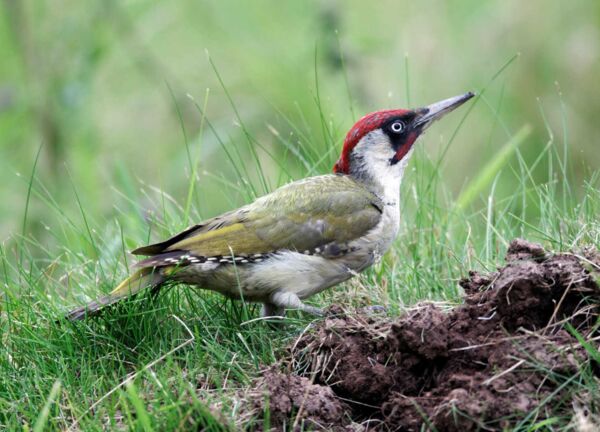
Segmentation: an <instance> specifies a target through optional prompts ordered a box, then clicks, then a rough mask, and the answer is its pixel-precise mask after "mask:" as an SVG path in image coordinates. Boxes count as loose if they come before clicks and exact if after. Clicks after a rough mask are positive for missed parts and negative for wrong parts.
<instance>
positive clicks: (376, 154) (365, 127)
mask: <svg viewBox="0 0 600 432" xmlns="http://www.w3.org/2000/svg"><path fill="white" fill-rule="evenodd" d="M473 96H474V94H473V93H471V92H469V93H465V94H463V95H460V96H456V97H453V98H450V99H446V100H443V101H441V102H437V103H434V104H431V105H429V106H426V107H424V108H418V109H412V110H411V109H395V110H383V111H376V112H373V113H371V114H367V115H366V116H364V117H363V118H361V119H360V120H359V121H358V122H356V124H355V125H354V126H352V129H350V131H349V132H348V134H347V135H346V139H345V140H344V147H343V150H342V154H341V156H340V158H339V160H338V161H337V162H336V164H335V165H334V167H333V171H334V172H336V173H340V174H348V175H351V176H354V177H356V178H358V179H364V180H367V181H375V182H377V183H379V182H380V181H378V180H380V179H384V178H388V177H390V176H391V177H393V178H400V177H401V176H402V172H403V170H404V167H405V166H406V163H407V162H408V158H409V157H410V154H411V150H412V148H413V145H414V143H415V141H416V140H417V138H418V137H419V136H420V135H421V134H422V133H423V131H425V129H427V128H428V127H429V125H431V124H432V123H433V122H434V121H436V120H437V119H439V118H441V117H443V116H444V115H445V114H447V113H449V112H450V111H452V110H454V109H455V108H457V107H459V106H460V105H462V104H463V103H465V102H466V101H468V100H469V99H471V98H472V97H473Z"/></svg>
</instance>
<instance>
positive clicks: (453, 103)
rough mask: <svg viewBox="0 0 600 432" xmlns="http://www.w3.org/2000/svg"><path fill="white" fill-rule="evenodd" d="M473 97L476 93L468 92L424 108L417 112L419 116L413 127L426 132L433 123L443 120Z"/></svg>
mask: <svg viewBox="0 0 600 432" xmlns="http://www.w3.org/2000/svg"><path fill="white" fill-rule="evenodd" d="M473 96H475V93H473V92H468V93H465V94H463V95H460V96H455V97H452V98H450V99H445V100H443V101H440V102H436V103H434V104H431V105H428V106H426V107H424V108H420V109H417V110H415V112H417V114H418V116H417V118H416V119H415V120H414V123H413V127H414V128H420V129H421V131H423V130H425V129H426V128H428V127H429V125H431V123H433V122H434V121H436V120H437V119H440V118H442V117H443V116H444V115H446V114H448V113H449V112H450V111H454V109H456V108H458V107H459V106H461V105H462V104H464V103H465V102H466V101H468V100H469V99H471V98H472V97H473Z"/></svg>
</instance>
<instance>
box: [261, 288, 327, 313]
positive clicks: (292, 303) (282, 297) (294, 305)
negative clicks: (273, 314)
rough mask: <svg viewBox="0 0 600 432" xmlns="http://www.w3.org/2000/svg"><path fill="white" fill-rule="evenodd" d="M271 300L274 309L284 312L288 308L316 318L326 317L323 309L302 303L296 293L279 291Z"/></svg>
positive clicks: (272, 295)
mask: <svg viewBox="0 0 600 432" xmlns="http://www.w3.org/2000/svg"><path fill="white" fill-rule="evenodd" d="M270 300H271V302H270V304H271V305H272V306H273V307H274V308H280V309H282V310H283V309H286V308H287V309H296V310H299V311H302V312H306V313H309V314H311V315H315V316H319V317H322V316H324V315H325V312H323V310H322V309H319V308H318V307H315V306H310V305H307V304H304V303H303V302H302V300H300V298H299V297H298V296H297V295H296V294H295V293H291V292H281V291H277V292H274V293H273V294H271V298H270ZM267 304H269V303H265V305H267ZM263 310H265V309H264V308H263ZM278 310H279V309H278Z"/></svg>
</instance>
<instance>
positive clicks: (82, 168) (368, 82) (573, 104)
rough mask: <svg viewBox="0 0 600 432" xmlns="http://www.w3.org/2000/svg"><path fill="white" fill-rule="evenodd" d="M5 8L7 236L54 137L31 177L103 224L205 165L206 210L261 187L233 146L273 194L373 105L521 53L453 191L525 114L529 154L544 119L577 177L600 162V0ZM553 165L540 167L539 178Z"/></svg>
mask: <svg viewBox="0 0 600 432" xmlns="http://www.w3.org/2000/svg"><path fill="white" fill-rule="evenodd" d="M0 5H1V7H0V18H1V19H0V53H1V55H2V59H1V62H0V64H1V66H0V188H1V189H0V190H1V194H0V196H1V198H2V199H1V200H0V241H2V242H4V241H6V240H7V239H9V238H10V236H11V233H15V232H20V230H21V224H22V223H23V214H24V211H25V203H26V196H27V191H28V184H29V177H30V176H31V171H32V168H33V166H34V161H35V160H36V154H37V153H38V150H40V149H41V150H40V153H39V162H38V165H37V168H36V182H35V184H36V186H35V189H36V190H38V191H39V190H44V189H46V190H47V194H46V195H44V196H46V197H50V196H51V197H52V199H53V200H55V201H56V202H57V205H58V206H59V207H60V208H61V209H62V210H63V211H64V213H65V215H79V209H78V204H77V201H76V195H75V191H76V193H77V196H79V199H80V200H81V205H82V207H84V208H85V211H86V213H87V214H88V215H92V216H93V217H94V218H97V219H96V220H100V221H102V220H103V219H104V218H107V219H106V220H109V219H108V218H111V217H113V216H114V215H115V214H117V213H116V210H118V209H119V208H120V207H123V206H127V205H130V204H131V205H132V208H135V209H138V211H139V209H148V210H152V209H153V208H154V207H157V206H159V204H157V203H155V202H152V200H151V199H149V198H147V195H144V194H142V193H140V192H139V190H140V189H143V188H147V189H151V188H152V187H157V188H160V189H161V190H163V191H165V193H167V194H169V195H170V196H171V197H173V200H174V201H175V202H177V203H179V204H181V205H183V203H184V202H185V201H186V197H187V194H188V186H189V183H190V181H189V178H190V172H191V171H192V170H194V168H193V167H194V166H196V167H197V168H195V169H197V189H196V191H195V192H194V194H197V196H196V198H195V200H196V201H195V203H196V204H197V208H198V209H199V213H200V214H199V215H198V216H202V217H205V216H210V215H213V214H215V213H217V212H219V211H223V210H226V209H228V208H231V207H232V206H235V205H238V204H241V203H242V202H243V201H244V200H248V199H250V197H249V196H248V195H247V194H245V193H243V192H242V191H243V190H244V188H243V187H240V186H239V185H240V184H241V183H243V182H242V180H241V179H240V175H238V174H237V173H236V171H235V170H234V169H233V167H232V164H231V163H230V161H229V159H228V156H227V154H228V152H229V153H231V155H232V156H231V157H232V158H233V159H234V160H236V161H238V162H239V161H241V164H240V163H238V165H241V166H243V165H244V164H245V165H246V166H247V168H248V172H247V173H245V172H242V176H241V177H244V178H245V177H247V178H248V179H249V181H250V182H251V183H252V184H255V185H257V187H256V194H259V195H260V194H262V193H263V192H264V189H269V188H273V187H276V186H277V185H278V184H280V183H282V182H285V181H287V180H289V179H290V178H298V177H301V176H303V175H305V174H306V173H307V172H309V171H310V170H309V169H308V167H309V165H311V166H312V165H314V164H315V163H316V165H317V169H316V171H321V172H324V171H327V170H328V169H329V168H330V167H331V164H332V163H333V162H334V161H335V159H336V158H337V153H338V152H339V148H340V146H341V142H342V139H343V136H344V133H345V131H346V130H347V129H348V128H349V127H350V126H351V125H352V123H353V121H354V120H356V119H357V118H358V117H360V116H361V115H363V114H365V113H367V112H370V111H373V110H377V109H382V108H391V107H405V106H419V105H424V104H428V103H431V102H434V101H437V100H439V99H442V98H446V97H449V96H454V95H456V94H459V93H462V92H465V91H467V90H474V91H477V90H480V89H481V88H483V87H484V86H486V85H487V84H488V83H490V81H491V80H492V78H493V77H494V76H495V74H497V73H498V72H499V71H500V70H501V69H502V67H503V65H505V64H506V63H507V62H509V60H510V59H511V58H513V56H515V55H517V54H520V55H519V56H518V58H516V59H515V60H514V61H513V62H511V63H510V65H509V66H508V67H507V68H506V69H505V70H503V71H502V72H501V73H500V74H499V76H498V77H497V78H496V79H495V80H493V81H492V82H491V84H490V85H489V87H488V88H487V91H486V93H485V94H484V98H482V100H481V101H480V102H479V103H478V104H477V105H476V107H474V109H473V110H472V112H470V114H469V116H468V118H467V119H466V122H465V124H464V125H463V127H462V128H461V129H460V130H459V133H458V135H457V136H456V139H455V140H453V141H452V144H451V147H450V148H449V150H448V153H447V154H446V156H445V158H444V159H443V163H442V164H441V169H442V170H443V174H442V178H443V181H444V182H445V183H447V184H448V185H449V186H450V190H451V191H453V192H454V193H456V194H458V193H459V192H460V190H461V188H462V187H463V185H464V184H465V182H466V181H467V179H468V178H470V177H472V176H473V175H474V174H475V173H477V172H478V170H479V168H480V167H481V165H482V164H484V163H485V162H486V161H487V160H489V159H490V158H491V157H493V155H494V154H496V152H497V151H498V149H499V148H500V147H501V146H502V145H503V144H504V143H505V142H506V141H507V140H508V138H509V136H510V135H511V134H512V133H514V132H515V131H516V130H517V129H519V128H520V127H521V126H522V125H523V124H526V123H529V124H531V125H532V126H534V132H533V134H532V135H531V136H530V137H529V138H528V140H527V141H526V142H525V143H524V144H523V145H522V146H521V148H520V151H521V153H522V156H523V158H524V159H525V160H526V161H528V162H531V161H534V160H535V159H536V156H537V155H538V154H539V153H540V152H541V151H542V149H543V148H544V147H545V146H546V143H547V142H548V140H549V135H548V131H547V130H546V127H545V125H544V120H543V117H544V116H545V117H546V119H547V122H548V125H549V126H550V127H551V129H552V130H553V131H554V132H555V133H556V134H557V136H556V137H555V144H556V145H557V146H559V147H560V148H561V149H562V148H563V146H564V145H565V142H564V141H563V140H564V136H566V137H567V138H566V139H567V140H568V142H567V143H566V144H567V147H566V149H567V151H568V154H569V158H568V159H569V163H570V164H571V167H572V168H573V169H572V172H573V173H574V176H575V177H574V178H573V179H572V181H573V182H572V184H573V185H574V186H573V187H574V189H577V185H579V184H581V183H582V181H583V180H584V179H585V178H586V177H587V176H588V174H589V172H590V171H591V170H595V169H597V168H598V167H600V151H598V150H599V145H598V143H597V137H598V136H600V122H599V121H598V118H599V116H600V97H599V95H598V90H597V89H598V79H599V77H600V60H599V58H600V3H599V2H594V1H583V0H582V1H578V0H576V1H568V2H567V1H564V2H562V1H546V0H535V1H526V2H524V1H513V0H510V1H495V2H482V1H479V0H472V1H461V2H446V1H436V0H427V1H419V2H415V1H410V2H409V1H377V2H366V1H360V0H356V1H341V0H340V1H324V0H323V1H314V0H313V1H267V0H259V1H257V0H254V1H252V2H240V1H233V0H219V1H212V2H209V1H191V0H190V1H187V0H181V1H176V2H169V1H147V0H134V1H112V0H110V1H109V0H106V1H96V2H80V1H70V0H53V1H43V0H38V1H32V0H22V1H13V0H4V1H2V3H0ZM209 55H210V59H211V60H212V62H213V63H214V66H213V65H211V61H210V60H209ZM220 79H221V80H222V83H223V84H221V83H220ZM317 82H318V86H317ZM317 89H318V91H317ZM225 90H226V91H225ZM227 93H228V94H227ZM229 97H231V100H233V104H232V103H231V102H230V99H229ZM196 104H197V105H198V106H200V107H204V106H205V107H206V113H207V118H208V120H209V121H210V124H211V125H212V126H213V127H214V129H215V131H216V132H217V134H218V135H219V137H220V138H221V140H222V144H221V143H219V140H218V139H216V138H215V134H214V133H213V131H211V129H210V127H209V126H208V123H207V122H205V121H203V117H202V116H201V115H200V112H199V110H198V108H197V106H196ZM236 111H237V113H238V114H239V118H238V116H237V114H236ZM463 115H464V114H463ZM240 119H241V121H242V123H240ZM460 119H461V115H460V114H456V115H454V116H452V117H451V118H448V119H447V120H445V121H444V122H441V123H439V124H437V125H436V126H435V127H434V128H432V129H431V131H430V132H429V134H428V135H427V137H426V138H425V139H424V140H423V141H424V148H425V151H424V153H422V156H423V155H429V157H431V158H432V159H434V160H435V159H436V157H438V156H439V155H440V153H441V152H442V151H443V148H444V146H445V143H446V142H447V141H448V137H449V136H451V135H452V133H453V132H454V130H455V129H456V127H457V125H458V124H459V122H460ZM323 125H325V127H324V126H323ZM242 126H243V127H242ZM565 126H566V128H565ZM565 131H567V132H568V133H566V134H565V133H564V132H565ZM186 141H187V142H188V145H187V146H186ZM248 142H251V143H253V145H254V147H255V148H257V150H256V151H257V155H258V158H259V160H260V162H261V169H262V172H263V173H264V175H265V178H266V180H265V183H266V185H262V182H261V181H260V178H259V177H260V175H259V174H257V170H256V165H257V162H256V160H255V159H254V157H253V155H252V152H251V151H250V150H249V146H248ZM257 143H260V145H259V146H257ZM307 155H308V156H307ZM303 159H307V160H309V161H310V162H311V163H310V164H309V163H307V162H306V161H305V162H303ZM274 160H276V161H278V162H274ZM545 163H546V162H543V163H541V164H539V165H538V167H537V169H536V171H535V172H534V175H537V176H539V177H540V178H544V176H545V175H546V173H547V172H548V169H547V167H545V166H544V164H545ZM313 171H315V170H313ZM282 172H283V174H282ZM311 174H313V172H311ZM511 181H516V180H514V176H513V177H512V178H511V177H510V176H508V177H507V178H506V179H504V180H503V181H502V182H499V183H498V188H497V189H498V194H500V195H502V193H506V194H508V193H510V192H511V190H512V189H513V187H514V186H513V185H512V184H511ZM132 197H137V198H136V199H135V200H134V201H135V202H133V203H132V202H131V200H132ZM38 198H39V197H38ZM45 199H48V198H45ZM56 217H57V216H56V213H53V212H50V211H49V210H48V206H47V205H46V204H44V202H43V200H41V199H36V198H35V197H34V198H33V199H32V200H31V204H30V208H29V215H28V224H27V226H28V227H27V229H26V231H27V234H32V235H34V236H36V237H37V238H40V237H41V238H43V237H44V232H46V231H51V230H52V229H53V226H54V224H53V220H55V219H56ZM100 225H102V223H100ZM48 238H50V237H49V236H48Z"/></svg>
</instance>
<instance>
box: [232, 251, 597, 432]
mask: <svg viewBox="0 0 600 432" xmlns="http://www.w3.org/2000/svg"><path fill="white" fill-rule="evenodd" d="M506 261H507V263H506V265H505V266H503V267H502V268H500V269H498V271H495V272H491V273H485V274H484V273H477V272H471V273H470V274H469V276H468V277H466V278H464V279H463V280H461V281H460V285H461V286H462V287H463V288H464V290H465V296H464V304H462V305H460V306H458V307H455V308H450V309H449V308H448V307H445V306H443V305H438V304H434V303H421V304H419V305H418V306H416V307H414V308H413V309H412V310H411V311H410V312H409V313H407V314H405V315H403V316H401V317H400V318H397V319H391V318H388V317H387V316H386V315H385V314H382V313H377V311H373V310H368V311H356V312H348V311H344V310H342V309H340V308H337V307H332V308H330V309H329V311H328V316H327V318H326V319H324V320H322V321H320V322H318V323H316V324H315V325H314V326H313V327H312V328H309V329H307V331H306V332H304V333H303V334H302V335H301V336H300V337H299V338H298V339H297V340H295V341H294V342H293V344H292V345H291V346H290V347H289V349H288V351H287V356H286V357H285V358H283V359H281V361H280V362H279V363H278V364H277V365H276V366H272V367H270V368H269V369H268V370H267V371H266V372H265V373H264V374H263V376H262V377H260V378H259V379H257V380H256V382H255V383H254V386H253V389H252V390H251V391H250V392H244V393H243V394H240V395H239V397H240V398H241V399H242V400H244V401H245V402H244V403H245V411H246V412H250V413H253V415H254V416H255V417H256V416H257V418H258V420H257V422H256V425H255V427H256V429H258V430H263V429H269V428H274V429H275V430H278V429H281V428H285V429H288V430H306V429H316V430H340V431H341V430H344V431H346V430H347V431H357V430H385V431H387V430H402V431H418V430H423V428H426V429H431V430H440V431H461V432H464V431H476V430H502V429H506V428H513V427H516V426H518V425H520V424H524V423H526V422H527V420H529V419H530V418H531V417H532V416H536V417H537V420H538V421H540V420H544V419H545V418H547V419H549V418H552V417H553V416H556V415H558V414H559V413H560V412H561V411H563V412H564V411H569V412H572V406H573V404H574V403H575V404H578V403H579V404H582V405H584V406H585V405H586V404H589V403H590V402H589V400H587V401H586V396H585V395H578V397H574V395H573V393H572V391H569V387H568V386H567V384H568V383H569V381H570V380H573V379H574V377H577V376H578V372H579V371H580V370H582V369H586V368H589V369H592V370H593V373H595V374H596V376H597V375H598V372H599V370H598V363H597V361H598V357H597V355H595V354H597V351H595V348H592V347H591V346H590V345H589V343H587V342H584V341H594V340H597V336H598V331H597V328H598V301H599V300H600V287H599V285H598V280H599V279H598V278H599V277H600V255H599V254H598V253H597V252H594V251H592V250H585V251H581V252H580V254H579V253H561V254H547V253H546V252H545V251H544V250H543V249H542V247H541V246H539V245H537V244H533V243H529V242H526V241H524V240H514V241H513V242H512V243H511V245H510V247H509V250H508V253H507V257H506ZM549 402H550V403H549ZM576 412H577V413H578V415H579V416H580V418H579V419H577V418H575V420H574V421H579V422H580V423H581V422H583V423H581V424H586V423H585V422H589V424H592V423H591V422H593V419H590V418H588V417H589V411H586V410H583V411H582V410H576ZM264 413H267V415H266V416H265V414H264ZM582 416H583V417H582ZM586 416H587V417H586ZM581 418H583V420H582V419H581ZM580 426H581V425H580Z"/></svg>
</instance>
